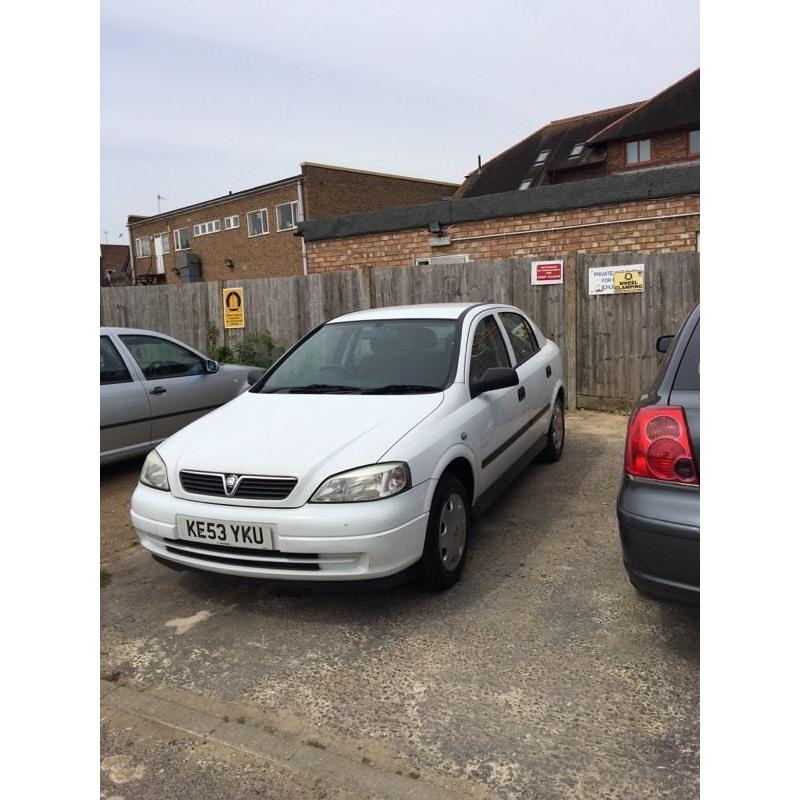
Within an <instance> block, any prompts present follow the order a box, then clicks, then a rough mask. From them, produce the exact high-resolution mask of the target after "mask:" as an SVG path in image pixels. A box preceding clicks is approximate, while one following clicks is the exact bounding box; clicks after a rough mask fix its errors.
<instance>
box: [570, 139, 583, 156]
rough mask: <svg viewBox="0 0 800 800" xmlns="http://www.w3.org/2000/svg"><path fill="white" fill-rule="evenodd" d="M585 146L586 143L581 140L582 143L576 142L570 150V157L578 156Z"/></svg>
mask: <svg viewBox="0 0 800 800" xmlns="http://www.w3.org/2000/svg"><path fill="white" fill-rule="evenodd" d="M583 148H584V143H583V142H580V144H576V145H575V147H573V148H572V150H571V151H570V154H569V157H570V158H577V157H578V156H579V155H580V154H581V153H582V152H583Z"/></svg>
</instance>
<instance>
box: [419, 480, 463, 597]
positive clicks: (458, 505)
mask: <svg viewBox="0 0 800 800" xmlns="http://www.w3.org/2000/svg"><path fill="white" fill-rule="evenodd" d="M469 527H470V509H469V498H468V497H467V491H466V489H465V488H464V485H463V484H462V483H461V481H460V480H458V478H456V477H455V475H450V474H447V473H446V474H445V475H443V476H442V477H441V478H440V480H439V485H438V486H437V487H436V492H435V493H434V495H433V503H432V504H431V511H430V515H429V516H428V530H427V533H426V536H425V550H424V552H423V554H422V574H423V578H424V580H425V584H426V585H427V586H428V588H429V589H433V590H435V591H441V590H443V589H449V588H450V587H451V586H453V585H454V584H455V583H456V582H457V581H458V579H459V578H460V577H461V573H462V572H463V570H464V562H465V560H466V555H467V546H468V544H469Z"/></svg>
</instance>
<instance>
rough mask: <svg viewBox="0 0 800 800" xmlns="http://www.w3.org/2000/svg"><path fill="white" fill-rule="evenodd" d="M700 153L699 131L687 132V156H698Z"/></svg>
mask: <svg viewBox="0 0 800 800" xmlns="http://www.w3.org/2000/svg"><path fill="white" fill-rule="evenodd" d="M699 153H700V129H699V128H698V130H696V131H689V155H692V156H694V155H699Z"/></svg>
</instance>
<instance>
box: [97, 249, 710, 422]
mask: <svg viewBox="0 0 800 800" xmlns="http://www.w3.org/2000/svg"><path fill="white" fill-rule="evenodd" d="M557 257H558V258H563V259H564V267H565V276H564V283H563V285H551V286H531V284H530V263H531V259H530V258H519V259H502V260H498V261H487V262H471V263H467V264H447V265H435V266H421V267H396V268H384V269H370V270H349V271H342V272H331V273H327V274H319V275H308V276H297V277H291V278H253V279H250V280H229V281H217V282H209V283H192V284H180V285H175V286H143V287H140V286H135V287H134V286H131V287H114V288H103V289H101V290H100V293H101V298H100V323H101V325H108V326H121V327H132V328H145V329H148V330H155V331H161V332H163V333H167V334H169V335H170V336H174V337H175V338H177V339H181V340H183V341H185V342H187V343H189V344H191V345H193V346H194V347H196V348H198V349H199V350H207V349H208V328H209V325H211V326H213V327H215V328H216V330H217V331H218V333H219V340H220V343H224V344H226V345H228V346H229V347H231V346H235V345H236V344H237V343H239V342H241V340H242V338H243V337H244V336H245V335H246V334H249V333H264V332H266V331H269V333H270V334H271V336H272V338H273V340H274V341H275V342H276V344H278V345H279V346H283V347H287V346H289V345H290V344H292V343H293V342H295V341H296V340H297V339H299V338H300V337H301V336H303V335H304V334H305V333H307V332H308V331H309V330H311V329H312V328H313V327H315V326H316V325H319V324H320V323H321V322H324V321H325V320H328V319H331V318H333V317H335V316H338V315H339V314H344V313H347V312H348V311H355V310H358V309H362V308H378V307H383V306H389V305H405V304H409V303H434V302H466V301H474V302H498V303H510V304H512V305H516V306H519V307H520V308H522V309H524V310H525V311H526V312H527V313H528V314H529V315H530V316H531V318H532V319H534V320H535V321H536V323H537V324H538V325H539V326H540V328H541V329H542V331H543V332H544V333H545V335H546V336H548V337H549V338H551V339H553V340H554V341H555V342H557V343H558V344H559V346H560V347H561V348H562V352H563V355H564V363H565V370H566V374H567V381H566V382H567V399H568V406H569V407H571V408H575V407H576V405H578V406H581V407H588V408H625V407H629V406H630V404H631V403H632V401H633V400H635V398H636V397H638V395H639V394H640V392H641V390H642V388H643V387H644V385H645V384H646V383H647V381H648V380H649V379H650V378H651V377H652V376H653V375H654V374H655V369H656V367H657V358H658V354H657V353H656V350H655V340H656V338H657V337H658V336H660V335H661V334H663V333H674V332H675V331H676V330H677V327H678V325H679V324H680V322H681V321H682V319H683V318H684V317H685V316H686V314H688V313H689V311H690V310H691V309H692V307H693V306H694V304H695V303H696V302H697V301H698V300H699V274H700V260H699V255H698V254H697V253H666V254H659V255H642V254H640V253H638V254H630V253H629V254H624V253H614V254H609V255H599V256H598V255H593V256H587V255H576V254H575V253H567V254H563V255H560V256H557ZM635 263H644V264H645V291H644V293H642V294H627V295H603V296H590V295H589V294H588V272H589V268H590V267H594V266H612V265H624V264H635ZM229 286H243V287H244V290H245V293H244V294H245V298H244V302H245V321H246V326H247V327H246V328H245V329H244V330H243V331H242V330H223V328H222V308H221V303H222V289H223V288H224V287H229Z"/></svg>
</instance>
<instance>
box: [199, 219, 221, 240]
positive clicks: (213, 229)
mask: <svg viewBox="0 0 800 800" xmlns="http://www.w3.org/2000/svg"><path fill="white" fill-rule="evenodd" d="M220 230H222V224H221V223H220V221H219V220H218V219H214V220H211V222H201V223H199V224H197V225H195V226H194V235H195V236H206V235H207V234H209V233H219V232H220Z"/></svg>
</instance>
